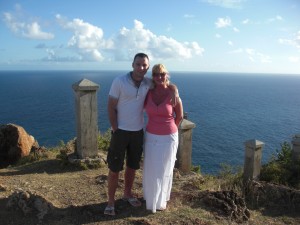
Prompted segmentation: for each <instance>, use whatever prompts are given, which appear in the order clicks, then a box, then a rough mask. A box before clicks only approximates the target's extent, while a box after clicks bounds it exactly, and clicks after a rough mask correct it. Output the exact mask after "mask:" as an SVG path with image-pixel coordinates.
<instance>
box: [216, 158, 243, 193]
mask: <svg viewBox="0 0 300 225" xmlns="http://www.w3.org/2000/svg"><path fill="white" fill-rule="evenodd" d="M220 166H221V170H220V171H219V173H218V178H219V179H220V181H221V184H220V187H221V188H222V189H226V190H236V191H240V190H242V186H243V182H242V180H243V169H242V168H241V167H240V166H236V167H233V166H231V165H228V164H225V163H221V164H220Z"/></svg>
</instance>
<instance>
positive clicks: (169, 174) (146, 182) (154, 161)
mask: <svg viewBox="0 0 300 225" xmlns="http://www.w3.org/2000/svg"><path fill="white" fill-rule="evenodd" d="M144 143H145V147H144V165H143V194H144V199H145V200H146V208H147V209H148V210H152V212H153V213H155V212H156V210H157V209H158V210H159V209H165V208H166V207H167V201H169V200H170V195H171V189H172V180H173V169H174V165H175V160H176V153H177V148H178V132H176V133H173V134H170V135H155V134H151V133H148V132H146V135H145V142H144Z"/></svg>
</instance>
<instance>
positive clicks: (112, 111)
mask: <svg viewBox="0 0 300 225" xmlns="http://www.w3.org/2000/svg"><path fill="white" fill-rule="evenodd" d="M117 104H118V99H115V98H113V97H111V96H109V97H108V103H107V110H108V118H109V122H110V125H111V129H112V131H113V132H115V131H116V130H117V129H118V117H117V113H118V112H117Z"/></svg>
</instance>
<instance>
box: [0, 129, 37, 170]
mask: <svg viewBox="0 0 300 225" xmlns="http://www.w3.org/2000/svg"><path fill="white" fill-rule="evenodd" d="M38 147H39V146H38V143H37V141H36V140H35V138H34V137H33V136H31V135H29V134H28V133H27V132H26V131H25V130H24V128H23V127H21V126H18V125H15V124H6V125H0V168H3V167H6V166H8V165H10V164H14V163H16V162H17V161H18V160H19V159H20V158H22V157H24V156H28V155H29V153H30V152H31V150H32V149H33V148H38Z"/></svg>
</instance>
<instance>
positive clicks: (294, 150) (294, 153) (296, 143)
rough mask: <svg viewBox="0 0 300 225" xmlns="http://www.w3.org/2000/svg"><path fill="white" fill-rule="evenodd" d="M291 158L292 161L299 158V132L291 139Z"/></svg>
mask: <svg viewBox="0 0 300 225" xmlns="http://www.w3.org/2000/svg"><path fill="white" fill-rule="evenodd" d="M292 145H293V147H292V159H293V161H297V160H300V134H296V135H295V136H294V137H293V140H292Z"/></svg>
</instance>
